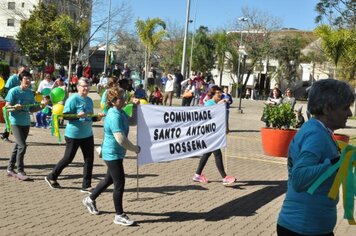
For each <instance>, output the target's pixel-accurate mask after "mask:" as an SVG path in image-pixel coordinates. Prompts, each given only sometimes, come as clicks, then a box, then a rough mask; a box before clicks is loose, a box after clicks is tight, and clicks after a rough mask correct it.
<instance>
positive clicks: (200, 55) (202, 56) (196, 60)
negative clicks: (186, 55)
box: [191, 26, 215, 73]
mask: <svg viewBox="0 0 356 236" xmlns="http://www.w3.org/2000/svg"><path fill="white" fill-rule="evenodd" d="M208 33H209V29H208V27H206V26H200V27H199V29H198V30H197V32H196V34H195V37H194V44H195V46H194V53H193V62H192V66H191V67H192V70H193V71H202V72H204V73H205V72H209V71H211V70H212V69H213V68H214V65H215V60H214V52H215V44H214V41H213V39H212V37H211V36H210V35H209V34H208Z"/></svg>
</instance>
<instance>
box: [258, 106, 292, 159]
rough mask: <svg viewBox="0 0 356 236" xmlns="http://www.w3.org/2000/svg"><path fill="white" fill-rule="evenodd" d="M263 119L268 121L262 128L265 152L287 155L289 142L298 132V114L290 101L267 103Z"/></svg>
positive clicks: (280, 155) (277, 155) (266, 153)
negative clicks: (296, 126) (276, 103)
mask: <svg viewBox="0 0 356 236" xmlns="http://www.w3.org/2000/svg"><path fill="white" fill-rule="evenodd" d="M262 120H263V121H264V122H265V123H266V127H265V128H261V135H262V146H263V150H264V154H265V155H268V156H276V157H287V155H288V147H289V143H290V142H291V141H292V139H293V137H294V135H295V134H296V132H297V131H296V130H295V129H290V127H295V125H296V123H297V119H296V115H295V113H294V111H293V108H292V106H291V104H290V103H283V104H280V105H266V106H265V108H264V109H263V116H262Z"/></svg>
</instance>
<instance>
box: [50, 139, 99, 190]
mask: <svg viewBox="0 0 356 236" xmlns="http://www.w3.org/2000/svg"><path fill="white" fill-rule="evenodd" d="M65 140H66V150H65V152H64V156H63V158H62V159H61V160H60V161H59V162H58V163H57V165H56V166H55V167H54V168H53V170H52V172H51V173H50V174H49V175H48V178H49V179H51V180H57V179H58V176H59V175H60V174H61V173H62V171H63V169H64V168H66V167H67V166H68V165H69V164H70V163H72V161H73V159H74V157H75V154H76V153H77V150H78V148H79V147H80V149H81V150H82V153H83V156H84V170H83V183H82V188H89V187H91V177H92V172H93V162H94V138H93V136H91V137H88V138H82V139H73V138H68V137H65Z"/></svg>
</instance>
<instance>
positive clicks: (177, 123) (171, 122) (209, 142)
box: [137, 104, 226, 165]
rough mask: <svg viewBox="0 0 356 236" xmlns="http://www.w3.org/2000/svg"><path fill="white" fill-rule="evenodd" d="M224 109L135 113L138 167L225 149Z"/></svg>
mask: <svg viewBox="0 0 356 236" xmlns="http://www.w3.org/2000/svg"><path fill="white" fill-rule="evenodd" d="M225 116H226V107H225V104H218V105H214V106H207V107H166V106H155V105H143V106H142V105H140V106H138V109H137V144H138V145H139V146H140V147H141V152H140V153H139V154H138V164H139V165H143V164H148V163H156V162H164V161H171V160H177V159H183V158H186V157H193V156H198V155H202V154H204V153H207V152H210V151H214V150H216V149H219V148H222V147H225V146H226V128H225V127H226V126H225Z"/></svg>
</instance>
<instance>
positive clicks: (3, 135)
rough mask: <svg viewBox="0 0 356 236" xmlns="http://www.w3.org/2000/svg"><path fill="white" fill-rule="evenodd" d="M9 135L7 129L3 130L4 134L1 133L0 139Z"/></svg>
mask: <svg viewBox="0 0 356 236" xmlns="http://www.w3.org/2000/svg"><path fill="white" fill-rule="evenodd" d="M9 135H10V133H9V131H7V129H6V128H5V129H4V133H2V135H1V138H2V139H5V138H9Z"/></svg>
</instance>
